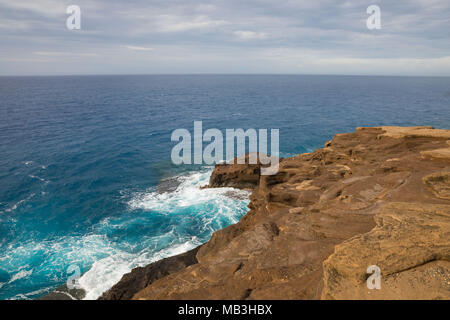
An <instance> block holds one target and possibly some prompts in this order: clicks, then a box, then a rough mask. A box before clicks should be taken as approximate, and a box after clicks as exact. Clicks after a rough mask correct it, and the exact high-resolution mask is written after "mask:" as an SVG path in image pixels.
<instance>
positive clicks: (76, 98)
mask: <svg viewBox="0 0 450 320" xmlns="http://www.w3.org/2000/svg"><path fill="white" fill-rule="evenodd" d="M194 120H202V121H203V127H204V130H206V129H207V128H218V129H221V130H223V132H224V130H225V129H226V128H244V129H245V128H255V129H259V128H267V129H270V128H277V129H280V151H281V153H282V155H285V156H288V155H293V154H296V153H302V152H308V151H311V150H313V149H315V148H317V147H320V146H322V145H323V142H324V141H326V140H328V139H330V138H331V137H332V135H333V134H334V133H337V132H351V131H354V129H355V127H357V126H376V125H433V126H436V127H438V128H450V78H412V77H404V78H403V77H350V76H349V77H346V76H86V77H0V154H1V157H0V299H33V298H37V297H39V296H41V295H43V294H45V293H47V292H49V291H50V290H52V289H53V288H55V287H57V286H58V285H61V284H62V283H64V282H65V281H66V279H67V277H68V273H67V269H68V268H69V266H73V265H75V266H78V267H79V268H80V270H81V272H82V273H83V276H82V277H81V279H80V284H81V286H82V287H83V288H85V289H86V291H87V293H88V295H87V298H90V299H94V298H96V297H97V296H98V295H99V294H101V293H102V292H103V291H104V290H106V289H108V288H109V287H110V286H111V285H112V284H114V283H115V282H116V281H118V280H119V279H120V277H121V276H122V275H123V274H124V273H126V272H128V271H130V270H131V268H133V267H136V266H140V265H145V264H148V263H149V262H151V261H155V260H158V259H160V258H162V257H165V256H170V255H173V254H176V253H179V252H183V251H186V250H188V249H190V248H192V247H195V246H197V245H199V244H201V243H203V242H205V241H207V240H208V239H209V238H210V236H211V234H212V232H214V231H216V230H218V229H220V228H223V227H225V226H227V225H229V224H232V223H235V222H237V221H238V220H239V219H240V217H241V216H242V215H243V214H245V212H246V211H247V208H246V206H247V204H248V200H246V194H245V193H244V192H243V191H241V192H239V193H238V194H237V195H238V196H239V197H236V194H235V196H231V197H230V195H229V192H230V190H227V189H213V190H200V188H199V187H200V186H201V185H204V184H206V183H207V181H208V178H209V174H210V172H211V170H212V168H211V167H201V166H197V167H190V166H181V167H175V166H173V165H172V164H171V161H170V152H171V148H172V147H173V146H174V143H172V142H171V141H170V135H171V132H172V131H173V130H175V129H177V128H186V129H188V130H190V131H192V130H193V121H194Z"/></svg>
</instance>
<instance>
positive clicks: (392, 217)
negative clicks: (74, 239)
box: [103, 127, 450, 299]
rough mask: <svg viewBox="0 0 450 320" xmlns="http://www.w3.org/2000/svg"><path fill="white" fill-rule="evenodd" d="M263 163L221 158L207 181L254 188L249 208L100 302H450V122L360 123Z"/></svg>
mask: <svg viewBox="0 0 450 320" xmlns="http://www.w3.org/2000/svg"><path fill="white" fill-rule="evenodd" d="M259 169H260V168H259V166H258V165H253V166H248V165H237V164H228V165H218V166H217V167H216V168H215V170H214V173H213V174H212V176H211V180H210V187H221V186H233V187H240V188H253V192H252V194H251V198H250V200H251V202H250V204H249V208H250V211H249V212H248V213H247V214H246V215H245V216H244V217H243V218H242V219H241V221H240V222H239V223H237V224H235V225H232V226H230V227H228V228H225V229H222V230H220V231H218V232H216V233H215V234H214V235H213V236H212V238H211V240H210V241H209V242H207V243H206V244H204V245H203V246H201V247H199V248H197V249H196V250H194V251H193V252H191V253H188V254H187V255H188V257H182V258H181V260H180V257H173V258H169V259H168V260H167V259H166V261H165V262H164V260H163V262H156V263H155V264H152V265H150V266H148V267H146V268H140V269H138V270H133V271H132V272H131V273H130V274H128V275H125V276H124V278H123V279H122V280H121V282H119V283H118V284H117V285H116V286H114V287H113V288H112V289H111V290H109V291H108V292H106V293H105V294H104V295H103V298H104V299H121V298H125V299H129V298H132V299H321V298H322V299H409V298H412V299H420V298H424V299H450V130H438V129H433V128H432V127H411V128H403V127H379V128H358V129H357V130H356V132H354V133H342V134H337V135H335V136H334V138H333V139H332V140H331V141H329V142H327V143H325V146H324V148H321V149H318V150H316V151H314V152H312V153H307V154H300V155H298V156H296V157H292V158H287V159H282V160H281V161H280V170H279V172H278V173H277V174H276V175H273V176H261V175H260V174H259ZM180 261H181V262H180ZM371 265H375V266H377V267H379V269H380V270H381V283H380V289H373V290H371V289H368V287H367V284H366V281H367V278H368V276H369V275H368V274H367V268H368V267H369V266H371Z"/></svg>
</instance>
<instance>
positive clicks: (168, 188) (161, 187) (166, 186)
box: [156, 178, 181, 193]
mask: <svg viewBox="0 0 450 320" xmlns="http://www.w3.org/2000/svg"><path fill="white" fill-rule="evenodd" d="M180 183H181V181H180V180H179V179H177V178H166V179H163V180H160V181H159V182H158V185H157V186H156V191H157V192H158V193H165V192H173V191H175V190H176V189H177V188H178V186H179V185H180Z"/></svg>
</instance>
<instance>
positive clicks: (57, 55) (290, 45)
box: [0, 0, 450, 76]
mask: <svg viewBox="0 0 450 320" xmlns="http://www.w3.org/2000/svg"><path fill="white" fill-rule="evenodd" d="M73 4H74V5H78V6H79V7H80V8H81V30H68V29H67V27H66V19H67V17H68V16H69V15H68V14H66V9H67V7H68V6H69V5H73ZM372 4H376V5H378V6H379V7H380V8H381V29H379V30H369V29H368V28H367V26H366V20H367V18H368V17H369V15H368V14H367V12H366V10H367V7H368V6H369V5H372ZM185 73H246V74H247V73H251V74H254V73H257V74H259V73H276V74H285V73H286V74H368V75H372V74H373V75H443V76H450V1H449V0H396V1H393V0H367V1H366V0H347V1H345V0H342V1H341V0H283V1H279V0H218V1H201V0H128V1H126V0H87V1H86V0H70V1H66V0H0V75H52V74H185Z"/></svg>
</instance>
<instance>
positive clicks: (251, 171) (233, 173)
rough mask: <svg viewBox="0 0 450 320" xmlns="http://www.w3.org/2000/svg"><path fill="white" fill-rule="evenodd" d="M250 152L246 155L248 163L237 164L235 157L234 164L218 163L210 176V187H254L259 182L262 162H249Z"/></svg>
mask: <svg viewBox="0 0 450 320" xmlns="http://www.w3.org/2000/svg"><path fill="white" fill-rule="evenodd" d="M248 157H249V156H248V154H247V155H246V156H245V163H246V164H237V159H238V158H235V159H234V163H233V164H225V163H223V164H218V165H216V166H215V168H214V171H213V173H212V174H211V177H210V178H209V185H208V186H207V187H209V188H223V187H231V188H238V189H253V188H255V187H256V186H257V185H258V183H259V177H260V174H261V164H259V163H257V164H248V163H249V158H248Z"/></svg>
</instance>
